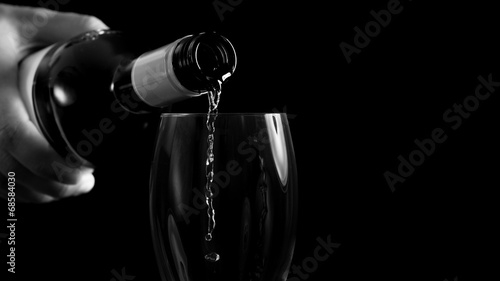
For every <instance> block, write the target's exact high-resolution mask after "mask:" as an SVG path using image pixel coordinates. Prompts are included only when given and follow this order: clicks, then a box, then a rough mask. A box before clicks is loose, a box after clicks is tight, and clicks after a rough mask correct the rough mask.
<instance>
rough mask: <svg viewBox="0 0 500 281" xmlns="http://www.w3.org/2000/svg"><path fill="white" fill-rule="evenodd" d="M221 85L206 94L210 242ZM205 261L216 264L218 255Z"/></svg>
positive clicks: (213, 221) (209, 256)
mask: <svg viewBox="0 0 500 281" xmlns="http://www.w3.org/2000/svg"><path fill="white" fill-rule="evenodd" d="M221 85H222V82H219V85H218V87H216V88H215V87H214V89H213V90H211V91H209V92H208V95H207V96H208V113H207V123H206V125H207V129H208V137H207V161H206V168H205V171H206V176H207V182H206V185H205V200H206V204H207V215H208V227H207V234H206V235H205V241H207V242H210V241H212V238H213V231H214V229H215V224H216V222H215V209H214V206H213V197H214V192H213V190H212V184H213V181H214V161H215V154H214V142H215V130H216V128H215V121H216V119H217V113H218V107H219V101H220V95H221ZM205 259H206V260H207V261H211V262H216V261H218V260H219V259H220V255H219V254H217V253H216V252H210V253H208V254H206V255H205Z"/></svg>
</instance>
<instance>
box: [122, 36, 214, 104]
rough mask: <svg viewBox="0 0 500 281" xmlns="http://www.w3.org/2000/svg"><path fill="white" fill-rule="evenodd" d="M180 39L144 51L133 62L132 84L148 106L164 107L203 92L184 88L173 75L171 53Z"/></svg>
mask: <svg viewBox="0 0 500 281" xmlns="http://www.w3.org/2000/svg"><path fill="white" fill-rule="evenodd" d="M182 39H183V38H181V39H179V40H176V41H174V42H172V43H171V44H169V45H166V46H164V47H162V48H159V49H156V50H154V51H151V52H149V53H146V54H144V55H142V56H140V57H139V58H138V59H137V60H136V61H135V63H134V66H133V68H132V85H133V87H134V90H135V92H136V93H137V94H138V96H139V97H140V98H141V99H142V100H143V101H144V102H145V103H147V104H149V105H150V106H154V107H164V106H167V105H170V104H172V103H175V102H178V101H181V100H184V99H187V98H190V97H196V96H199V95H202V94H204V93H198V92H193V91H190V90H188V89H186V88H185V87H184V86H182V85H181V83H180V82H179V80H178V79H177V78H176V76H175V73H174V69H173V65H172V55H173V51H174V49H175V47H176V46H177V43H178V42H179V41H180V40H182Z"/></svg>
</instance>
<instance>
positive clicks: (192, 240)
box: [150, 113, 298, 281]
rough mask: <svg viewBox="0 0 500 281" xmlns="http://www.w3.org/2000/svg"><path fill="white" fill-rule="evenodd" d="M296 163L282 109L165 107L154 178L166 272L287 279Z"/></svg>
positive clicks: (159, 255) (158, 243)
mask: <svg viewBox="0 0 500 281" xmlns="http://www.w3.org/2000/svg"><path fill="white" fill-rule="evenodd" d="M212 114H215V113H212ZM207 119H208V120H212V119H215V125H214V127H215V133H214V134H213V137H210V136H209V135H210V134H209V130H208V129H207ZM212 152H213V153H212ZM212 160H213V161H212ZM296 170H297V169H296V163H295V154H294V150H293V145H292V139H291V134H290V129H289V125H288V121H287V118H286V114H281V113H278V114H274V113H272V114H269V113H245V114H239V113H238V114H236V113H224V114H221V113H218V114H215V115H212V116H211V118H207V114H197V113H196V114H180V113H165V114H163V115H162V116H161V124H160V127H159V131H158V138H157V143H156V150H155V156H154V160H153V163H152V169H151V184H150V217H151V227H152V234H153V243H154V248H155V252H156V259H157V262H158V266H159V270H160V275H161V277H162V279H163V280H164V281H167V280H168V281H205V280H207V281H208V280H235V281H236V280H241V281H244V280H248V281H250V280H252V281H277V280H280V281H281V280H286V278H287V275H288V270H289V267H290V263H291V260H292V256H293V251H294V245H295V230H296V220H297V183H298V182H297V171H296ZM207 183H208V184H207Z"/></svg>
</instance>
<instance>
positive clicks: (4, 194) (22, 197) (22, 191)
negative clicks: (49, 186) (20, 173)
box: [0, 174, 57, 203]
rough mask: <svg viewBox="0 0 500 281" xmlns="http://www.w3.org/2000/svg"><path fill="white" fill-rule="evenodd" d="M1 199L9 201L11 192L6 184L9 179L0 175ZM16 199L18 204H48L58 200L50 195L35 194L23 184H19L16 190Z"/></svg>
mask: <svg viewBox="0 0 500 281" xmlns="http://www.w3.org/2000/svg"><path fill="white" fill-rule="evenodd" d="M0 181H1V184H0V197H1V198H4V199H8V198H9V197H12V196H9V192H10V191H9V190H8V187H7V184H4V183H6V182H7V178H6V177H5V176H3V175H2V174H0ZM14 198H15V200H16V202H21V203H48V202H52V201H55V200H57V199H56V198H54V197H51V196H49V195H45V194H41V193H38V192H34V191H32V190H31V189H29V188H26V187H24V186H23V185H22V184H20V183H19V184H17V183H16V186H15V189H14Z"/></svg>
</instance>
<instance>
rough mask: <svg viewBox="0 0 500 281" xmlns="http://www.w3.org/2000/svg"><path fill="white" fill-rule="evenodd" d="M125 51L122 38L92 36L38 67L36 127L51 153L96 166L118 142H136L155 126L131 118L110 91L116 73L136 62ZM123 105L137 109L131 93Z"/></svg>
mask: <svg viewBox="0 0 500 281" xmlns="http://www.w3.org/2000/svg"><path fill="white" fill-rule="evenodd" d="M127 46H130V44H127V42H126V39H125V37H124V36H122V35H121V34H120V33H118V32H112V31H107V32H90V33H86V34H84V35H82V36H80V37H78V38H75V39H73V40H71V41H69V42H65V43H60V44H58V45H55V46H53V47H52V48H51V49H50V50H49V51H48V53H47V54H46V55H45V57H44V58H43V59H42V61H41V63H40V65H39V67H38V70H37V72H36V76H35V79H34V85H33V97H34V107H35V114H36V118H37V120H38V124H39V126H40V129H41V130H42V132H44V135H45V136H46V137H47V139H48V140H49V143H50V144H51V145H52V147H53V148H54V149H56V150H57V152H59V153H60V154H61V155H63V156H66V158H67V160H68V161H70V162H76V163H74V164H84V163H83V162H86V163H85V164H87V165H92V164H94V165H97V164H98V163H99V162H101V161H102V160H103V159H102V158H100V157H99V155H106V152H107V151H109V152H112V151H113V146H114V145H113V144H115V145H116V144H117V143H120V140H127V139H130V140H132V139H134V135H136V134H140V133H141V132H142V131H143V130H144V128H145V126H146V125H147V122H148V119H149V120H151V116H132V118H131V115H132V114H134V113H132V112H130V111H128V110H127V109H126V108H125V107H123V106H122V105H121V104H120V103H119V102H118V100H117V99H116V98H115V93H114V91H113V89H112V87H111V86H112V84H111V83H110V82H111V81H113V76H114V75H115V71H116V69H117V68H118V67H119V66H120V65H121V64H124V63H127V62H129V61H130V60H132V59H133V58H135V57H136V56H137V53H135V54H134V53H133V52H131V51H130V50H129V49H128V48H127ZM122 100H123V102H124V103H128V104H130V105H131V107H138V106H139V103H138V102H137V101H134V99H133V96H132V93H131V92H130V96H128V97H127V96H123V97H122ZM124 128H126V129H124ZM68 157H69V158H68ZM78 162H81V163H78ZM67 164H69V163H67Z"/></svg>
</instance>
